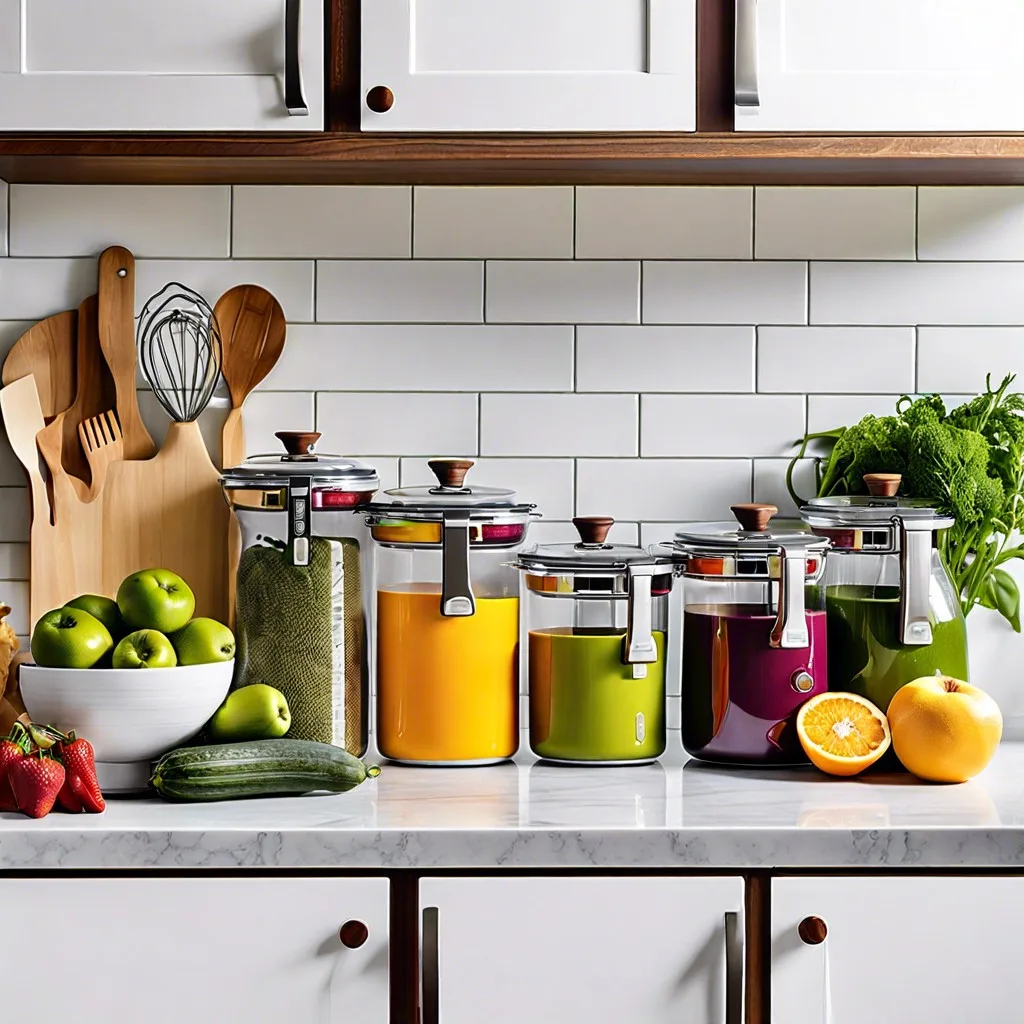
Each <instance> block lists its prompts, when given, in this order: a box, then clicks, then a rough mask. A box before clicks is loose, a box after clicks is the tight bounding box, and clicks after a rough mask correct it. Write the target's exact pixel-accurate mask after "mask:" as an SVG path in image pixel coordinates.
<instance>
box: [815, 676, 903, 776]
mask: <svg viewBox="0 0 1024 1024" xmlns="http://www.w3.org/2000/svg"><path fill="white" fill-rule="evenodd" d="M796 732H797V735H798V736H799V737H800V745H801V746H802V747H803V748H804V753H805V754H806V755H807V756H808V757H809V758H810V759H811V764H813V765H815V766H816V767H818V768H820V769H821V770H822V771H823V772H828V774H829V775H856V774H857V773H858V772H862V771H864V769H865V768H869V767H870V766H871V765H873V764H874V763H875V762H876V761H877V760H878V759H879V758H880V757H881V756H882V755H883V754H884V753H885V752H886V751H887V750H888V749H889V743H890V738H889V722H888V721H887V719H886V717H885V715H884V714H882V712H881V711H879V710H878V708H876V707H875V705H874V704H872V703H871V701H869V700H866V699H865V698H864V697H861V696H859V695H858V694H856V693H819V694H818V696H817V697H812V698H811V699H810V700H809V701H807V703H806V704H804V705H803V707H801V708H800V711H799V712H798V713H797V716H796Z"/></svg>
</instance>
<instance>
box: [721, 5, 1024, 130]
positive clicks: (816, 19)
mask: <svg viewBox="0 0 1024 1024" xmlns="http://www.w3.org/2000/svg"><path fill="white" fill-rule="evenodd" d="M736 4H737V21H738V24H737V69H736V75H737V82H736V84H737V97H736V99H737V107H736V128H737V129H738V130H740V131H758V132H761V131H768V132H803V131H806V132H949V133H956V132H975V131H977V132H985V131H991V132H999V131H1006V132H1019V131H1024V104H1022V103H1021V101H1020V79H1021V68H1022V66H1024V3H1022V2H1021V0H970V2H968V0H856V2H853V3H852V2H850V0H736ZM755 94H756V96H755ZM755 98H756V99H758V100H759V104H760V105H759V106H753V105H750V104H751V103H752V102H753V100H754V99H755Z"/></svg>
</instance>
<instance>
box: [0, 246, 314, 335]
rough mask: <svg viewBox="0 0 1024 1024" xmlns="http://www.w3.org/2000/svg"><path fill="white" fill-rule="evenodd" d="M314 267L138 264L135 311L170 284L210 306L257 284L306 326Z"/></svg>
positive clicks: (289, 262)
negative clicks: (226, 294)
mask: <svg viewBox="0 0 1024 1024" xmlns="http://www.w3.org/2000/svg"><path fill="white" fill-rule="evenodd" d="M47 262H54V261H47ZM84 262H85V263H86V264H87V266H88V267H89V268H90V270H91V271H92V274H93V282H92V285H93V287H94V288H95V270H96V263H95V261H94V260H86V261H84ZM313 266H314V265H313V263H312V262H309V261H303V260H139V262H138V263H137V264H136V265H135V309H136V312H138V310H140V309H141V308H142V305H143V303H145V301H146V300H147V299H148V298H149V297H150V296H151V295H153V294H155V293H156V292H158V291H160V289H161V288H163V287H164V285H166V284H167V283H168V282H170V281H180V282H181V283H182V284H184V285H188V287H189V288H192V289H194V290H195V291H197V292H199V294H200V295H202V296H203V297H204V298H205V299H206V300H207V301H208V302H209V303H210V305H211V306H212V305H215V304H216V302H217V299H219V298H220V297H221V295H223V294H224V292H226V291H227V290H228V289H229V288H234V286H235V285H237V284H258V285H261V286H262V287H264V288H266V289H267V290H268V291H270V292H273V294H274V296H275V297H276V298H277V301H278V302H280V303H281V308H282V309H283V310H284V315H285V317H287V319H288V320H289V321H290V322H292V321H294V322H297V323H309V322H311V321H312V319H313ZM2 273H3V271H2V269H0V275H2ZM0 287H2V278H0ZM86 294H88V292H86ZM61 308H68V307H66V306H65V307H61Z"/></svg>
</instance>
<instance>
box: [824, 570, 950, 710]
mask: <svg viewBox="0 0 1024 1024" xmlns="http://www.w3.org/2000/svg"><path fill="white" fill-rule="evenodd" d="M825 611H826V616H827V619H828V688H829V689H830V690H843V691H850V692H852V693H859V694H860V695H861V696H863V697H867V699H868V700H870V701H871V702H872V703H873V704H875V705H877V706H878V707H879V708H881V709H882V711H885V710H887V708H888V707H889V701H891V700H892V698H893V695H894V694H895V693H896V691H897V690H898V689H899V688H900V687H901V686H903V685H904V684H906V683H909V682H911V681H912V680H914V679H918V678H920V677H921V676H933V675H935V674H936V673H938V674H940V675H948V676H953V677H954V678H955V679H963V680H964V681H966V680H967V624H966V623H965V621H964V617H963V615H962V614H961V613H960V611H959V608H958V609H956V613H955V615H954V617H953V618H951V619H946V620H943V621H939V620H937V619H936V618H935V617H934V614H933V615H932V617H931V619H930V621H931V627H932V642H931V643H930V644H928V645H927V646H922V647H913V646H907V645H906V644H904V643H902V642H901V641H900V639H899V636H900V592H899V588H898V587H881V586H856V585H844V586H838V587H829V588H828V589H827V591H826V594H825Z"/></svg>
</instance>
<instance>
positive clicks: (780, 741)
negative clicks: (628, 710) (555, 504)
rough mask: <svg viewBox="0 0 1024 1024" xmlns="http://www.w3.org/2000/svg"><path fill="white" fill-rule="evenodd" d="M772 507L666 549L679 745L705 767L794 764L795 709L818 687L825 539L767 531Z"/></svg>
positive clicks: (686, 534) (799, 756)
mask: <svg viewBox="0 0 1024 1024" xmlns="http://www.w3.org/2000/svg"><path fill="white" fill-rule="evenodd" d="M777 511H778V509H777V508H776V507H775V506H774V505H762V504H741V505H733V506H732V512H733V514H734V515H735V517H736V519H737V521H738V528H737V524H736V523H728V522H716V523H695V524H692V525H690V526H687V527H686V528H684V529H682V530H679V531H678V532H677V533H676V535H675V539H674V541H673V542H672V544H671V550H672V552H673V555H674V558H675V562H676V571H677V573H678V574H679V575H680V576H682V578H683V638H682V644H683V650H682V680H681V693H682V733H683V746H684V747H686V749H687V751H688V752H689V753H690V754H692V755H693V756H694V757H698V758H701V759H702V760H705V761H717V762H723V763H733V764H799V763H803V762H805V761H806V757H805V756H804V754H803V751H802V749H801V747H800V742H799V739H798V738H797V736H796V729H795V723H794V719H795V713H796V711H797V709H798V708H799V707H800V705H801V704H803V703H804V702H805V701H806V700H807V699H808V698H810V697H812V696H814V695H815V694H817V693H824V692H825V690H827V689H828V677H827V672H826V668H827V639H826V629H825V612H824V607H825V604H824V594H823V592H822V589H821V586H820V582H821V579H822V576H823V574H824V571H825V552H826V550H827V548H828V541H827V540H825V539H823V538H821V537H816V536H814V535H813V534H812V533H810V532H808V531H807V530H805V529H801V528H799V524H797V528H787V527H786V526H784V525H782V524H778V525H776V526H774V527H773V526H772V523H771V519H772V517H773V516H774V515H775V514H776V513H777Z"/></svg>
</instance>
